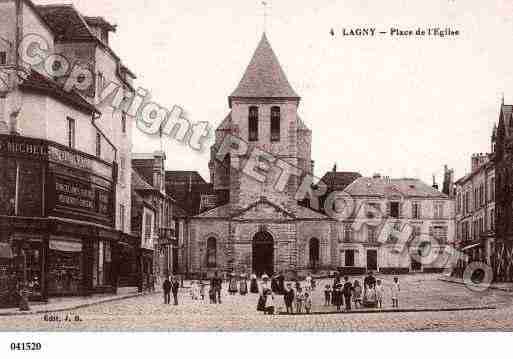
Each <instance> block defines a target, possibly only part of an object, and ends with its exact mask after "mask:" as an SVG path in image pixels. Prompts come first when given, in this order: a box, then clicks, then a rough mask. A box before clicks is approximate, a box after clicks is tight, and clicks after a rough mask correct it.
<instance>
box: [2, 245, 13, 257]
mask: <svg viewBox="0 0 513 359" xmlns="http://www.w3.org/2000/svg"><path fill="white" fill-rule="evenodd" d="M0 258H1V259H11V258H13V255H12V249H11V245H10V244H9V243H0Z"/></svg>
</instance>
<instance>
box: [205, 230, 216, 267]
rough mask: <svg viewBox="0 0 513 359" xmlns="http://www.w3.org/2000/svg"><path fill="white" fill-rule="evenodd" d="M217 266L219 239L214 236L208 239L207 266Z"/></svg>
mask: <svg viewBox="0 0 513 359" xmlns="http://www.w3.org/2000/svg"><path fill="white" fill-rule="evenodd" d="M216 266H217V240H216V239H215V238H214V237H210V238H209V239H207V267H216Z"/></svg>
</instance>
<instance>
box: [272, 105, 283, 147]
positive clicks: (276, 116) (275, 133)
mask: <svg viewBox="0 0 513 359" xmlns="http://www.w3.org/2000/svg"><path fill="white" fill-rule="evenodd" d="M280 122H281V119H280V108H279V107H278V106H273V107H271V142H278V141H280Z"/></svg>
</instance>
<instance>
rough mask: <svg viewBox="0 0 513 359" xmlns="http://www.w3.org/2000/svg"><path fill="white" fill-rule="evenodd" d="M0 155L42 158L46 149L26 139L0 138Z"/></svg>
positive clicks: (43, 145)
mask: <svg viewBox="0 0 513 359" xmlns="http://www.w3.org/2000/svg"><path fill="white" fill-rule="evenodd" d="M0 153H8V154H21V155H29V156H37V157H44V156H46V154H47V153H48V147H47V146H46V145H45V144H44V143H34V142H33V140H31V139H28V138H27V139H25V138H22V137H16V138H14V137H4V136H0Z"/></svg>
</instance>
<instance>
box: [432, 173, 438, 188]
mask: <svg viewBox="0 0 513 359" xmlns="http://www.w3.org/2000/svg"><path fill="white" fill-rule="evenodd" d="M433 188H434V189H436V190H437V191H438V183H436V178H435V175H433Z"/></svg>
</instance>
